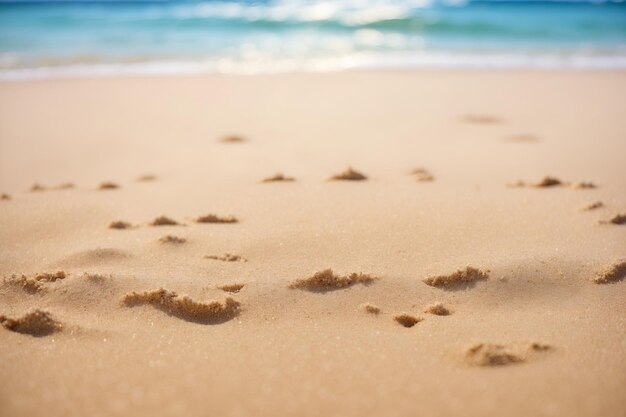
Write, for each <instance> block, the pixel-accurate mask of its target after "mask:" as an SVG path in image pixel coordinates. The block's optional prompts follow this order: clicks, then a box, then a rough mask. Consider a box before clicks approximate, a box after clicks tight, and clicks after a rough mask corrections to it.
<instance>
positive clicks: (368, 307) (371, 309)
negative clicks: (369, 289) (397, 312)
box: [359, 303, 381, 315]
mask: <svg viewBox="0 0 626 417" xmlns="http://www.w3.org/2000/svg"><path fill="white" fill-rule="evenodd" d="M359 308H360V309H361V310H363V311H365V312H366V313H369V314H374V315H378V314H380V312H381V309H380V307H378V306H375V305H374V304H370V303H365V304H361V306H360V307H359Z"/></svg>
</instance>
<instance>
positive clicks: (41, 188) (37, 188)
mask: <svg viewBox="0 0 626 417" xmlns="http://www.w3.org/2000/svg"><path fill="white" fill-rule="evenodd" d="M46 189H47V188H46V187H44V186H43V185H41V184H38V183H34V184H33V185H32V187H30V191H32V192H37V191H46Z"/></svg>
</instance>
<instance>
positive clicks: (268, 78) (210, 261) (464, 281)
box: [0, 70, 626, 417]
mask: <svg viewBox="0 0 626 417" xmlns="http://www.w3.org/2000/svg"><path fill="white" fill-rule="evenodd" d="M624 97H626V73H625V72H623V71H598V72H594V71H522V70H519V71H516V70H511V71H487V70H481V71H469V70H465V71H463V70H458V71H457V70H446V71H438V72H435V71H428V70H421V71H420V70H414V71H410V70H407V71H386V72H377V71H371V72H368V71H362V72H358V71H357V72H340V73H333V74H282V75H255V76H235V75H198V76H171V77H167V76H143V77H126V78H117V77H109V78H93V79H90V78H77V79H49V80H41V81H36V80H31V81H19V82H2V83H0V194H3V195H4V197H3V199H2V201H0V280H1V281H0V323H1V324H2V327H0V380H2V381H3V384H1V386H0V415H2V416H7V417H8V416H11V417H18V416H30V417H35V416H130V415H133V416H153V415H160V416H161V415H162V416H175V415H176V416H180V415H184V416H188V417H192V416H208V415H216V416H245V415H254V416H322V415H324V416H342V417H349V416H390V417H391V416H415V415H424V416H460V415H463V416H512V417H516V416H520V417H522V416H524V417H528V416H568V417H578V416H594V417H602V416H607V417H613V416H614V417H618V416H624V415H626V395H625V394H624V386H626V282H624V281H625V280H624V277H625V275H626V265H625V264H624V261H625V260H626V224H624V223H625V222H626V219H625V218H624V216H626V175H625V173H626V169H625V165H626V141H625V139H626V119H625V117H624ZM224 139H226V140H224ZM350 167H351V168H352V170H353V171H352V172H348V174H349V175H347V176H342V175H341V174H345V173H346V172H345V171H346V170H347V169H348V168H350ZM277 173H280V174H282V176H280V175H279V176H276V177H274V175H275V174H277ZM357 174H361V175H357ZM333 176H339V178H335V179H332V177H333ZM272 177H274V178H272ZM546 177H548V178H546ZM268 178H269V179H271V180H268V181H264V179H268ZM620 215H621V216H622V217H620ZM162 216H163V217H162ZM115 222H117V223H115ZM327 269H331V270H332V272H331V271H328V270H327ZM457 271H458V272H457ZM439 303H440V304H439Z"/></svg>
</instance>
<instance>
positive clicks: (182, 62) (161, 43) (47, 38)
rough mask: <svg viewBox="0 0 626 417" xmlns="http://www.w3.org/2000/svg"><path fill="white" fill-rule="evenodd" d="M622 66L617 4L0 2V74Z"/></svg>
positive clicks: (625, 39) (624, 34)
mask: <svg viewBox="0 0 626 417" xmlns="http://www.w3.org/2000/svg"><path fill="white" fill-rule="evenodd" d="M371 68H383V69H402V68H547V69H613V68H622V69H623V68H626V3H624V2H614V1H605V2H588V1H527V0H520V1H495V0H491V1H487V0H473V1H472V0H470V1H427V0H396V1H392V0H334V1H326V0H290V1H289V0H266V1H250V0H248V1H242V0H240V1H0V79H21V78H46V77H55V76H78V75H89V76H93V75H110V74H188V73H201V72H217V73H236V74H258V73H276V72H294V71H314V72H328V71H341V70H347V69H371Z"/></svg>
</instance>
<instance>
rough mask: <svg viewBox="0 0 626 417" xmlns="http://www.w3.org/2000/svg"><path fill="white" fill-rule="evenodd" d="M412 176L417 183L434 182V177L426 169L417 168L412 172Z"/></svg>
mask: <svg viewBox="0 0 626 417" xmlns="http://www.w3.org/2000/svg"><path fill="white" fill-rule="evenodd" d="M411 175H413V176H414V177H415V181H417V182H431V181H434V179H435V178H434V177H433V175H432V174H431V173H430V172H429V171H428V170H426V169H424V168H416V169H414V170H413V171H411Z"/></svg>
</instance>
